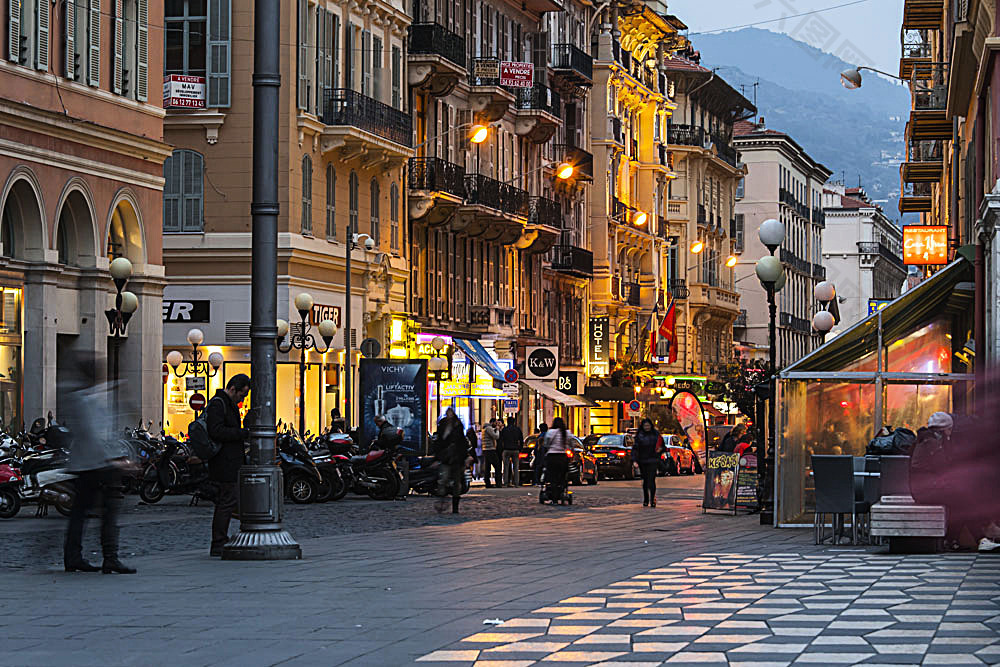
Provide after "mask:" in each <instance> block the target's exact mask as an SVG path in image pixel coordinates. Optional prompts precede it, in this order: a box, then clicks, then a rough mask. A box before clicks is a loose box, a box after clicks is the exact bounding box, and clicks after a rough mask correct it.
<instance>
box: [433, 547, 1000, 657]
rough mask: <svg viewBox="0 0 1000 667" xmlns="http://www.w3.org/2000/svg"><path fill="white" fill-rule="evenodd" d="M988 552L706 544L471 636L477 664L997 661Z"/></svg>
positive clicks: (995, 589)
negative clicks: (880, 552) (713, 548)
mask: <svg viewBox="0 0 1000 667" xmlns="http://www.w3.org/2000/svg"><path fill="white" fill-rule="evenodd" d="M997 579H998V577H997V561H995V560H990V559H984V558H979V559H977V558H976V557H975V556H973V555H968V556H962V555H949V556H905V557H903V556H873V555H868V554H866V553H864V552H857V551H856V552H847V553H839V554H831V553H826V554H811V555H810V554H799V553H775V554H768V555H763V556H762V555H748V554H741V553H705V554H702V555H698V556H692V557H689V558H686V559H684V560H681V561H678V562H675V563H673V564H670V565H668V566H666V567H662V568H657V569H654V570H651V571H649V572H648V573H645V574H640V575H637V576H634V577H632V578H629V579H625V580H622V581H617V582H614V583H612V584H611V585H609V586H604V587H601V588H594V589H590V590H588V591H586V592H584V593H581V594H580V595H577V596H573V597H568V598H564V599H562V600H560V601H559V602H557V603H554V604H550V605H546V606H542V607H539V608H538V609H535V610H533V611H532V612H530V613H528V614H521V615H518V616H516V617H514V618H511V619H509V620H506V621H505V622H504V623H503V625H501V626H496V627H491V628H488V629H484V630H483V631H482V632H477V633H475V634H472V635H469V636H467V637H465V638H464V639H462V640H461V641H460V642H457V643H455V644H453V645H451V646H448V647H446V648H444V649H441V650H437V651H434V652H431V653H429V654H427V655H425V656H423V657H421V658H420V659H419V661H420V662H424V663H428V662H434V663H442V664H450V665H453V666H454V665H475V667H529V665H547V664H566V665H607V667H612V666H618V667H626V666H632V667H639V666H642V667H655V666H658V665H665V666H667V667H673V666H675V665H684V664H698V665H704V664H729V665H768V666H772V665H773V666H774V667H778V666H781V665H789V664H792V663H794V664H818V665H841V664H925V665H964V664H983V663H987V664H996V663H1000V644H998V643H997V642H998V641H1000V635H998V630H1000V607H998V605H997V603H996V602H995V600H996V599H997V598H998V594H1000V586H998V585H997Z"/></svg>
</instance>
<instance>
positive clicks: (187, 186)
mask: <svg viewBox="0 0 1000 667" xmlns="http://www.w3.org/2000/svg"><path fill="white" fill-rule="evenodd" d="M181 157H182V158H183V162H182V173H183V175H184V180H183V182H182V187H183V197H184V200H183V205H184V209H183V211H182V216H183V220H182V223H181V231H184V232H200V231H202V230H203V229H204V221H203V216H204V211H205V198H204V180H205V158H203V157H202V155H201V153H195V152H194V151H181Z"/></svg>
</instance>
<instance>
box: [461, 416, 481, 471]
mask: <svg viewBox="0 0 1000 667" xmlns="http://www.w3.org/2000/svg"><path fill="white" fill-rule="evenodd" d="M465 437H466V439H468V441H469V447H471V448H472V456H473V458H474V461H473V463H472V477H473V479H475V478H476V475H477V474H478V472H479V471H478V468H479V455H480V453H481V452H482V449H480V446H479V434H478V433H476V425H475V424H474V423H472V422H469V428H467V429H465Z"/></svg>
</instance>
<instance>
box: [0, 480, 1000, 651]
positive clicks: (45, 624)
mask: <svg viewBox="0 0 1000 667" xmlns="http://www.w3.org/2000/svg"><path fill="white" fill-rule="evenodd" d="M699 481H700V479H699V478H696V479H687V480H679V481H677V482H676V484H678V485H681V484H683V485H686V487H685V486H676V487H675V491H673V492H672V493H664V494H663V496H662V497H663V500H662V501H661V502H660V503H659V506H658V507H657V508H656V509H646V508H642V507H641V506H639V505H638V504H634V503H633V504H621V503H622V502H624V500H626V499H627V497H628V496H627V495H626V494H627V493H629V492H632V493H634V492H635V489H634V488H632V489H624V490H621V491H615V490H614V488H615V487H614V485H605V484H602V485H600V486H599V487H597V490H600V491H599V493H596V494H595V495H594V503H595V504H594V505H592V506H590V507H588V508H586V509H578V507H577V505H574V506H573V508H569V507H551V506H545V507H541V506H538V504H537V501H535V502H534V503H531V502H528V503H527V504H531V505H533V506H534V507H533V509H532V511H533V512H534V511H535V510H536V508H537V512H538V513H533V514H530V515H527V516H504V517H503V518H498V519H482V520H469V519H465V520H462V521H460V522H451V521H450V517H445V518H444V519H442V518H440V517H437V516H436V515H434V516H432V517H430V518H429V519H427V521H429V522H430V523H428V524H427V525H413V526H411V527H407V528H401V529H394V530H393V529H386V530H382V531H381V532H365V533H361V532H354V533H350V534H340V535H331V536H327V537H319V538H306V537H303V536H302V534H297V533H294V532H293V534H295V535H296V537H297V538H298V539H299V540H300V542H301V544H302V547H303V553H304V558H303V560H301V561H283V562H272V563H238V562H223V561H219V560H214V559H210V558H209V557H208V556H207V555H206V554H205V553H204V548H203V546H202V545H201V542H200V540H201V531H202V530H203V527H202V526H201V525H200V523H199V524H198V526H197V530H198V537H197V540H196V542H197V543H198V545H199V548H198V549H197V550H195V551H178V550H171V551H167V552H164V553H150V554H149V555H145V556H136V557H135V558H133V559H132V562H133V563H134V564H135V565H136V566H137V567H138V568H139V575H137V576H102V575H99V574H92V575H90V574H66V573H63V572H60V571H58V569H56V568H54V567H51V566H48V565H42V564H39V563H35V564H33V565H31V566H29V567H24V568H20V569H11V568H5V569H0V605H2V608H3V609H4V610H5V611H7V612H8V613H6V614H2V615H0V636H3V637H4V640H3V643H2V646H3V649H4V652H3V654H2V657H0V664H2V665H4V666H7V665H9V666H11V667H21V666H28V665H30V666H31V667H35V666H41V665H45V666H48V665H63V664H72V665H81V666H86V665H102V666H113V665H169V666H170V667H186V666H188V665H205V666H208V665H212V666H216V665H239V666H240V667H248V666H254V665H282V667H292V666H299V665H309V666H314V665H348V666H350V667H361V666H392V665H410V664H416V665H419V666H423V665H431V666H435V665H436V666H438V667H522V666H524V667H527V666H528V665H536V664H537V665H538V666H539V667H542V666H544V665H550V664H553V665H555V664H570V665H593V664H602V665H607V666H608V667H610V666H611V665H616V666H617V667H623V666H624V665H629V664H633V665H649V666H650V667H652V666H653V665H660V664H663V665H665V666H673V665H677V664H686V663H690V664H704V663H705V662H708V663H716V664H727V663H728V664H775V665H787V664H789V663H793V662H794V663H813V664H815V663H823V664H828V665H834V664H855V663H865V664H920V663H923V664H983V663H996V662H997V661H1000V652H998V650H997V646H998V640H1000V634H998V628H1000V623H998V622H1000V611H997V609H996V603H995V600H996V599H997V596H998V593H1000V573H998V572H997V568H996V565H997V564H1000V561H998V560H997V559H996V558H990V557H987V556H976V555H942V556H933V557H924V556H905V557H904V556H887V555H881V554H878V553H876V551H875V550H866V549H860V548H847V547H829V546H824V547H817V546H814V545H813V544H812V532H811V531H808V530H780V531H779V530H774V529H770V528H761V527H760V526H759V522H758V518H757V517H756V516H736V517H734V516H731V515H706V514H703V513H702V512H701V510H700V509H699V507H698V501H697V500H695V499H693V498H694V496H695V495H696V493H695V491H696V489H695V487H696V485H697V484H698V482H699ZM672 483H673V482H672ZM587 491H588V490H587V489H583V490H581V493H580V499H581V501H583V500H585V499H586V498H587V497H588V496H587V495H586V494H587ZM521 492H522V490H516V491H502V492H500V493H497V492H496V491H493V492H491V493H493V494H494V495H495V496H496V497H497V499H498V500H494V501H492V502H496V503H503V502H507V501H505V500H500V499H501V498H505V497H506V496H507V495H510V496H511V498H514V499H515V500H516V497H517V496H518V494H520V493H521ZM523 492H524V493H525V495H526V494H527V489H524V490H523ZM619 494H621V500H619V501H616V502H617V504H611V505H608V506H603V507H599V506H596V504H597V498H598V497H601V496H605V497H608V498H613V497H618V496H619ZM668 496H670V497H668ZM515 500H511V501H510V502H515ZM525 500H526V501H528V500H530V499H528V498H525ZM487 501H488V499H487V500H484V501H483V502H487ZM584 504H585V503H584ZM382 505H383V506H384V507H386V508H389V507H391V508H393V511H397V510H396V508H402V506H403V505H405V508H402V509H399V510H398V511H401V512H413V518H414V520H415V521H423V520H424V519H419V520H418V519H417V517H424V518H427V514H426V513H423V514H422V513H421V510H420V509H419V508H418V507H419V505H424V503H413V504H412V505H411V504H410V503H405V504H403V503H385V504H382ZM345 506H346V505H345ZM357 506H358V507H359V508H362V504H360V503H359V504H358V505H357ZM181 509H183V508H178V510H177V511H181ZM292 509H293V510H294V508H292ZM299 509H301V510H303V511H307V510H309V509H319V508H310V507H304V508H299ZM203 510H204V511H205V512H207V511H208V510H207V508H203ZM426 510H429V506H427V505H424V507H423V511H424V512H426ZM358 511H359V512H360V511H361V509H359V510H358ZM379 511H382V510H379ZM470 511H471V510H470ZM525 511H527V510H525ZM289 514H290V516H291V515H293V514H294V512H293V511H292V510H290V512H289ZM206 518H207V517H201V516H199V517H198V520H199V521H203V520H204V519H206ZM129 521H138V522H139V523H141V519H136V518H135V517H133V516H131V515H130V517H129ZM438 521H440V522H441V523H439V524H435V523H434V522H438ZM38 523H41V522H38ZM159 523H161V524H170V525H177V526H188V530H191V529H192V528H191V524H190V522H185V521H183V520H176V521H162V522H159ZM9 525H11V524H10V523H7V524H4V530H5V531H6V530H8V528H7V527H8V526H9ZM54 525H56V524H54ZM128 529H129V528H127V530H128ZM132 529H135V528H132ZM38 530H39V532H43V533H44V532H46V531H45V530H42V529H38ZM8 535H9V533H4V535H3V536H2V537H0V539H2V540H3V541H7V540H6V538H7V536H8ZM496 619H499V620H501V621H503V623H502V624H501V625H493V624H492V623H484V622H485V621H494V620H496Z"/></svg>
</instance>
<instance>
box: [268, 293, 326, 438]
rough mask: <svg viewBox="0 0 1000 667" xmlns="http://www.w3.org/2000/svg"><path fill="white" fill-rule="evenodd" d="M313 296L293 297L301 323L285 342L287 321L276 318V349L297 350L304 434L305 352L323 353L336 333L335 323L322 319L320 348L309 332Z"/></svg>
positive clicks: (301, 417) (301, 431)
mask: <svg viewBox="0 0 1000 667" xmlns="http://www.w3.org/2000/svg"><path fill="white" fill-rule="evenodd" d="M312 308H313V298H312V295H311V294H308V293H306V292H301V293H300V294H299V295H298V296H296V297H295V310H297V311H299V317H300V318H302V324H301V326H300V327H299V330H298V331H295V332H293V333H292V337H291V339H289V341H288V343H287V344H284V343H285V337H286V336H287V335H288V322H286V321H285V320H278V341H277V345H278V349H279V350H280V351H282V352H290V351H292V350H293V349H296V350H299V435H301V436H303V437H304V436H305V432H306V352H308V351H309V350H316V351H317V352H319V353H320V354H324V353H325V352H326V351H327V350H329V349H330V343H331V342H332V341H333V337H334V336H336V335H337V325H336V324H334V322H333V320H329V319H327V320H323V321H322V322H320V323H319V336H320V338H322V339H323V343H324V344H325V345H326V347H325V348H323V349H322V350H321V349H319V345H318V344H317V342H316V339H315V338H314V337H313V335H312V334H311V333H310V332H309V329H311V328H312V327H311V326H310V325H309V315H310V313H312Z"/></svg>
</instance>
